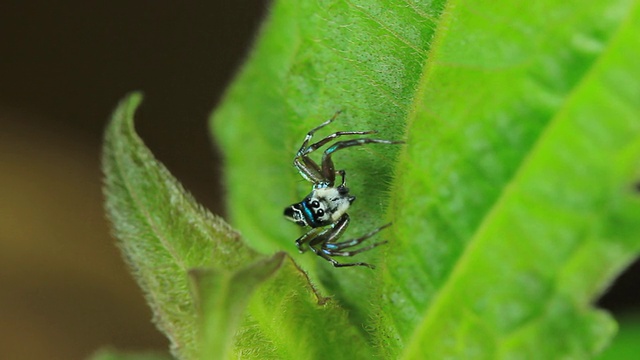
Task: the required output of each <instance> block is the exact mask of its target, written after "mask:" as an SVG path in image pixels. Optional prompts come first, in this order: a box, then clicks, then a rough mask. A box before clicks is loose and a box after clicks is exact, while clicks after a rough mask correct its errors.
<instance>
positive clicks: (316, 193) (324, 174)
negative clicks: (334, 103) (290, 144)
mask: <svg viewBox="0 0 640 360" xmlns="http://www.w3.org/2000/svg"><path fill="white" fill-rule="evenodd" d="M338 114H340V112H339V111H338V112H336V113H335V115H333V117H332V118H331V119H329V120H327V121H325V122H324V123H322V124H320V125H319V126H318V127H316V128H314V129H312V130H311V131H309V133H307V136H306V137H305V138H304V141H303V142H302V146H301V147H300V150H298V153H297V154H296V157H295V159H294V160H293V165H294V166H295V167H296V168H297V169H298V171H299V172H300V174H301V175H302V177H304V178H305V179H306V180H308V181H310V182H311V183H313V190H312V191H311V193H310V194H309V195H307V197H305V198H304V200H302V201H301V202H299V203H297V204H293V205H291V206H288V207H287V208H285V209H284V215H285V216H286V217H287V218H288V219H289V220H291V221H293V222H295V223H296V224H298V225H300V226H309V227H311V230H310V231H309V232H307V233H306V234H304V235H302V236H301V237H300V238H299V239H298V240H296V246H297V247H298V249H299V250H300V252H304V251H305V250H306V249H305V245H306V244H308V246H309V248H310V249H311V250H312V251H313V252H314V253H316V254H317V255H318V256H320V257H322V258H324V259H325V260H327V261H330V262H331V263H332V264H333V266H335V267H340V266H355V265H360V266H368V267H371V268H373V265H370V264H367V263H364V262H355V263H339V262H337V261H336V260H334V259H333V258H332V257H333V256H353V255H356V254H359V253H361V252H363V251H366V250H369V249H371V248H374V247H376V246H378V245H382V244H384V243H386V241H382V242H378V243H374V244H372V245H369V246H365V247H362V248H359V249H356V250H348V249H349V248H351V247H353V246H356V245H358V244H360V243H362V242H363V241H365V240H366V239H368V238H370V237H371V236H373V235H375V234H376V233H378V232H379V231H380V230H382V229H384V228H386V227H388V226H389V225H391V224H386V225H383V226H381V227H379V228H377V229H375V230H373V231H371V232H369V233H368V234H365V235H363V236H361V237H359V238H355V239H351V240H347V241H341V242H337V240H338V239H339V238H340V236H341V235H342V234H343V233H344V231H345V230H346V229H347V226H348V225H349V215H348V214H347V210H348V209H349V206H350V205H351V203H353V201H354V200H355V199H356V197H355V196H352V195H349V189H347V187H346V185H345V174H346V172H345V171H344V170H336V169H335V167H334V165H333V161H332V160H331V155H332V154H333V153H334V152H336V151H338V150H340V149H344V148H348V147H351V146H360V145H365V144H402V142H401V141H389V140H380V139H369V138H359V139H353V140H345V141H337V142H335V143H334V144H333V145H331V146H329V147H328V148H327V149H326V150H325V151H324V154H323V155H322V162H321V163H320V165H318V164H317V163H316V162H315V161H313V160H312V159H311V158H310V157H309V154H310V153H312V152H313V151H315V150H318V149H319V148H320V147H322V146H324V145H325V144H327V143H329V142H330V141H332V140H333V139H335V138H338V137H340V136H343V135H368V134H374V133H376V131H339V132H336V133H333V134H331V135H329V136H327V137H325V138H324V139H322V140H320V141H318V142H316V143H313V144H311V145H309V142H310V141H311V138H312V137H313V134H314V133H315V132H316V131H318V130H319V129H321V128H323V127H325V126H327V125H328V124H330V123H331V122H332V121H333V120H335V119H336V117H337V116H338ZM336 175H340V177H341V183H340V185H338V186H335V179H336Z"/></svg>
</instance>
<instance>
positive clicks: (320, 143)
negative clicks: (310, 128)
mask: <svg viewBox="0 0 640 360" xmlns="http://www.w3.org/2000/svg"><path fill="white" fill-rule="evenodd" d="M376 133H378V132H377V131H376V130H369V131H338V132H335V133H333V134H331V135H329V136H327V137H325V138H324V139H322V140H320V141H318V142H316V143H313V144H311V145H309V146H307V147H306V148H305V149H304V151H303V152H302V153H301V152H300V151H298V155H306V154H309V153H312V152H314V151H316V150H318V149H319V148H321V147H322V146H324V145H325V144H326V143H328V142H330V141H331V140H334V139H336V138H339V137H340V136H344V135H369V134H376ZM307 136H308V135H307ZM301 150H302V149H301Z"/></svg>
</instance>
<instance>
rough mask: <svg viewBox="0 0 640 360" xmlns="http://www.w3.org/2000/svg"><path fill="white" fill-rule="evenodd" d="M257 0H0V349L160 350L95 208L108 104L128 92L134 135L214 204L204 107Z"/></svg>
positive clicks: (74, 353) (255, 22)
mask: <svg viewBox="0 0 640 360" xmlns="http://www.w3.org/2000/svg"><path fill="white" fill-rule="evenodd" d="M266 9H267V2H266V1H256V0H254V1H250V0H234V1H199V2H193V1H192V2H174V1H153V2H152V1H106V2H93V1H66V2H63V3H62V2H51V1H27V2H12V1H2V2H0V247H1V248H0V358H3V359H64V360H69V359H82V358H86V357H87V356H88V355H90V354H91V353H92V352H93V351H95V350H97V349H98V348H100V347H102V346H105V345H113V346H114V347H117V348H120V349H128V350H138V349H149V348H156V349H167V347H168V344H167V341H166V340H165V338H164V336H163V335H161V334H160V333H159V332H158V331H157V330H156V329H155V327H154V325H153V324H152V323H151V313H150V311H149V309H148V307H147V305H146V303H145V301H144V299H143V297H142V294H141V292H140V290H139V289H138V287H137V285H136V284H135V283H134V281H133V280H132V278H131V276H130V274H129V273H128V271H127V269H126V267H125V265H124V263H123V261H122V259H121V257H120V253H119V251H118V249H117V248H116V247H115V246H114V244H115V242H114V241H113V239H112V238H111V237H110V235H109V228H108V225H107V222H106V220H105V217H104V211H103V209H102V194H101V173H100V165H99V160H100V146H101V140H102V132H103V129H104V126H105V124H106V121H107V119H108V118H109V116H110V114H111V111H112V110H113V109H114V107H115V106H116V104H117V103H118V101H119V100H120V99H122V98H123V97H124V95H125V94H126V93H128V92H130V91H133V90H141V91H143V92H144V94H145V100H144V102H143V105H142V107H141V108H140V110H139V112H138V114H137V120H136V126H137V129H138V130H139V133H140V134H141V136H142V137H143V139H144V140H145V142H146V143H147V145H148V146H149V147H150V148H151V149H152V150H153V152H154V153H155V154H156V156H157V157H158V158H159V159H160V160H161V161H162V162H163V163H165V164H166V165H167V166H168V168H169V169H170V170H171V171H172V172H173V173H174V174H175V175H176V176H177V177H178V178H179V179H180V180H181V181H182V182H183V184H184V185H185V186H186V188H188V189H189V190H190V191H191V192H192V193H194V195H195V196H196V197H197V199H198V200H199V201H200V202H202V203H204V204H205V205H206V206H207V207H208V208H209V209H211V210H212V211H214V212H216V213H222V211H223V210H222V209H223V204H222V197H223V192H222V190H221V184H220V179H219V176H220V164H219V156H218V155H217V154H216V153H215V152H214V151H213V145H212V143H211V141H210V139H209V130H208V128H207V118H208V115H209V113H210V112H211V110H212V109H213V108H214V107H215V105H216V103H217V102H218V101H219V100H220V97H221V95H222V93H223V91H224V89H225V87H226V86H227V84H228V83H229V82H230V81H231V80H232V78H233V76H234V74H235V73H236V72H237V71H238V69H239V67H240V65H241V64H242V62H243V60H244V59H245V58H246V57H247V55H248V49H249V48H250V46H251V43H252V41H253V39H254V38H255V36H256V33H257V31H258V30H259V26H260V23H261V20H262V18H263V17H264V16H265V15H266V12H267V11H266Z"/></svg>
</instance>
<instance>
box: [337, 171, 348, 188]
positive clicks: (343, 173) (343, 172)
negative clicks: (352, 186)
mask: <svg viewBox="0 0 640 360" xmlns="http://www.w3.org/2000/svg"><path fill="white" fill-rule="evenodd" d="M336 174H338V175H340V177H341V178H342V182H341V183H340V186H338V187H340V188H343V187H345V186H346V185H347V183H346V181H345V177H346V176H347V172H346V171H344V170H336Z"/></svg>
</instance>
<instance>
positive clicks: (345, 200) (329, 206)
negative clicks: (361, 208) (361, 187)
mask: <svg viewBox="0 0 640 360" xmlns="http://www.w3.org/2000/svg"><path fill="white" fill-rule="evenodd" d="M313 201H318V203H319V205H320V206H319V207H318V208H314V209H313V210H314V213H315V214H316V218H317V220H318V221H320V222H326V221H328V222H331V223H334V222H336V221H338V219H340V217H341V216H342V215H343V214H344V213H346V212H347V209H349V205H351V202H350V201H349V196H348V195H347V194H340V192H339V191H338V189H337V188H334V187H327V188H320V189H314V190H313V192H312V193H311V203H313ZM319 209H322V212H323V213H324V214H323V215H322V216H317V215H318V210H319Z"/></svg>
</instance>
